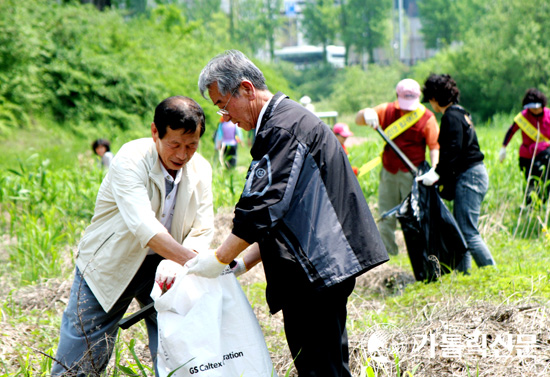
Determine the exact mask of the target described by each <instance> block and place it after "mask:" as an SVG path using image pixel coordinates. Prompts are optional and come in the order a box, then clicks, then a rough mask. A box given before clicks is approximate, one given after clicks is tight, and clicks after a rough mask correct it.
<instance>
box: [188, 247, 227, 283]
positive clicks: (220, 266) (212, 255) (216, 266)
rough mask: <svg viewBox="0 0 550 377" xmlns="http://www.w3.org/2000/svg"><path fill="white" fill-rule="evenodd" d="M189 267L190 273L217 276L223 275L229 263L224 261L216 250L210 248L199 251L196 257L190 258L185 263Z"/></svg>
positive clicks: (206, 276)
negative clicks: (221, 260)
mask: <svg viewBox="0 0 550 377" xmlns="http://www.w3.org/2000/svg"><path fill="white" fill-rule="evenodd" d="M185 265H186V266H187V267H189V270H188V271H187V272H188V273H189V274H194V275H197V276H202V277H205V278H211V279H213V278H216V277H218V276H220V275H221V273H222V272H223V270H224V269H225V268H226V267H227V263H222V262H220V261H219V259H218V257H217V256H216V250H215V249H210V250H207V251H203V252H201V253H199V255H197V256H196V257H195V258H193V259H190V260H189V261H187V263H186V264H185Z"/></svg>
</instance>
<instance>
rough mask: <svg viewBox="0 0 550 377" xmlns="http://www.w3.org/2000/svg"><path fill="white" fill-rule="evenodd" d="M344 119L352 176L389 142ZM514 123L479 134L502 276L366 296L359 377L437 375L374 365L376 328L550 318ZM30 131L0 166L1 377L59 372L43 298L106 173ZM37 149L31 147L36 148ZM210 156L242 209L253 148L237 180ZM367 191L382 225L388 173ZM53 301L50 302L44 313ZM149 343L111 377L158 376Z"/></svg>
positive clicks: (138, 329)
mask: <svg viewBox="0 0 550 377" xmlns="http://www.w3.org/2000/svg"><path fill="white" fill-rule="evenodd" d="M342 119H343V120H344V121H345V120H346V119H349V120H348V121H347V122H348V124H350V126H352V130H353V132H354V133H355V135H356V136H358V137H364V138H366V140H367V142H366V143H364V144H361V145H358V146H351V147H350V148H349V150H350V161H351V163H352V165H354V166H361V165H362V164H364V163H365V162H367V161H368V160H370V159H372V158H373V157H375V156H376V155H377V154H378V153H379V151H380V149H381V147H382V142H381V140H379V137H378V136H377V135H376V134H375V133H374V132H373V131H372V130H370V129H368V128H367V127H357V126H355V125H353V117H351V116H347V117H343V118H342ZM509 121H511V119H510V120H508V119H507V117H506V116H505V115H502V116H500V117H495V118H494V119H493V121H492V122H491V123H489V124H487V125H482V126H480V127H478V137H479V141H480V145H481V149H482V151H483V152H484V154H485V163H486V166H487V169H488V172H489V176H490V188H489V192H488V193H487V196H486V198H485V201H484V202H483V206H482V209H481V217H480V225H479V227H480V230H481V232H482V235H483V237H484V239H485V241H486V242H487V244H488V245H489V247H490V249H491V252H492V253H493V256H494V258H495V260H496V261H497V267H496V268H483V269H478V268H475V267H474V268H473V270H472V272H471V274H470V275H457V274H448V275H445V276H443V277H441V278H440V279H439V280H438V281H437V282H436V283H432V284H424V283H421V282H416V283H414V284H410V285H408V286H407V287H406V289H405V290H404V292H403V293H402V294H401V295H387V294H380V293H379V292H373V291H372V290H369V289H362V288H361V287H358V289H356V291H355V292H354V294H353V295H352V297H351V299H350V304H349V306H350V315H349V322H348V330H349V334H350V344H352V351H354V355H355V354H357V357H358V358H356V359H354V361H353V363H354V365H355V367H356V371H357V374H358V375H362V376H373V375H374V376H393V375H397V374H396V373H397V371H399V373H400V374H401V375H406V376H415V377H418V376H423V375H429V374H425V373H426V367H427V365H431V364H430V362H431V361H430V360H427V361H426V360H420V361H419V360H415V359H411V357H409V356H410V355H409V354H406V353H405V354H399V353H396V354H395V355H392V357H391V359H392V363H393V364H392V365H380V363H378V362H376V361H374V360H373V359H372V358H371V357H370V356H369V354H368V352H367V351H368V350H367V347H366V345H365V344H364V343H362V342H364V339H365V334H368V333H369V331H372V329H373V328H376V326H382V325H384V326H393V328H396V329H403V331H405V330H407V329H409V330H410V329H413V330H414V329H416V328H419V327H418V326H424V325H426V324H427V323H434V322H433V321H436V319H438V318H440V317H442V316H445V315H447V316H451V315H455V314H456V313H457V311H459V310H462V309H464V310H467V309H468V308H473V307H476V306H477V305H479V304H480V303H483V304H484V305H486V306H490V307H491V308H497V309H498V308H503V307H507V306H512V307H523V306H525V305H527V303H528V304H529V305H542V306H543V307H547V305H548V301H549V299H550V285H549V284H548V279H550V268H549V267H548V266H550V253H549V252H548V248H549V246H550V235H549V233H548V231H547V226H548V215H547V213H548V208H547V206H546V205H539V206H537V205H535V206H532V207H530V208H529V209H527V210H523V211H522V210H521V209H520V205H521V203H522V198H523V196H522V195H523V192H524V190H525V182H524V179H523V176H522V175H521V172H519V169H518V166H517V149H518V147H519V142H520V140H519V136H517V135H516V137H515V138H514V139H513V140H512V143H511V145H509V146H508V157H507V160H505V162H504V163H502V164H501V163H499V162H498V159H497V155H498V150H499V149H500V143H501V140H502V138H503V135H504V133H505V129H506V127H507V126H508V125H509ZM21 132H22V133H21V134H19V133H16V134H15V135H12V136H11V137H10V140H5V141H3V145H5V148H3V151H2V159H0V165H1V166H2V167H1V169H0V213H1V214H2V216H0V230H1V233H2V234H3V236H2V238H1V239H0V242H1V243H0V293H1V295H2V296H1V297H2V298H3V302H2V304H1V306H0V323H1V325H2V328H1V329H0V332H2V339H0V345H1V346H2V347H0V350H1V349H3V347H7V346H9V345H12V344H17V347H13V346H11V347H9V349H10V352H11V353H10V354H6V353H3V352H2V351H0V375H1V376H23V375H25V376H38V375H45V374H47V373H48V371H49V369H50V367H51V359H50V358H48V357H46V356H44V354H49V355H53V353H54V349H55V347H56V344H57V336H58V329H59V323H60V317H59V316H60V308H61V309H62V308H63V304H62V303H60V302H58V299H52V298H51V297H49V296H47V295H46V294H41V292H42V291H41V289H42V288H43V287H45V286H46V287H48V284H52V286H55V283H56V282H57V284H59V282H60V281H64V280H70V277H71V275H72V269H73V268H74V267H73V263H72V257H73V251H74V248H75V247H76V245H77V243H78V241H79V239H80V236H81V234H82V232H83V230H84V229H85V227H86V226H87V225H88V223H89V220H90V217H91V215H92V213H93V206H94V202H95V195H96V193H97V189H98V187H99V184H100V182H101V179H102V177H103V174H104V171H102V170H100V169H98V168H97V167H96V164H95V161H94V160H93V157H92V155H91V151H88V149H89V146H88V142H87V141H86V140H82V139H80V138H78V137H76V136H74V135H71V134H70V133H67V132H63V131H60V130H55V131H53V132H45V131H43V130H42V131H41V130H37V131H36V132H34V133H31V132H29V131H21ZM18 136H19V137H18ZM132 136H133V135H132ZM115 139H116V140H117V142H118V147H120V145H122V143H123V142H124V141H126V137H125V135H124V134H121V135H116V137H115ZM26 141H28V143H29V145H31V147H29V148H27V147H25V145H26ZM115 149H116V148H115ZM200 151H201V153H202V154H203V155H205V156H206V157H207V158H209V159H210V161H212V162H213V166H214V177H213V191H214V201H215V204H214V207H215V209H216V210H218V209H222V208H228V207H229V208H230V207H232V206H233V205H234V204H235V203H236V201H237V200H238V198H239V195H240V192H241V190H242V186H243V184H244V177H245V174H246V169H247V165H248V163H249V162H250V156H249V155H247V148H246V147H243V148H241V149H240V150H239V154H238V158H239V166H238V167H237V168H236V169H235V170H231V171H227V170H223V169H221V168H220V167H219V166H217V165H216V164H215V163H214V161H215V159H214V157H215V155H214V151H213V147H212V146H211V145H210V144H208V143H204V145H202V146H201V150H200ZM115 152H116V150H115ZM67 157H70V158H67ZM359 182H360V185H361V187H362V189H363V192H364V194H365V197H366V199H367V201H368V202H369V204H370V206H371V208H372V210H373V213H374V214H375V216H376V215H377V209H376V207H377V206H376V197H377V188H378V169H374V170H373V171H371V172H369V173H368V174H366V175H364V176H362V177H361V178H360V179H359ZM388 265H389V266H390V267H391V268H394V269H396V270H403V271H411V268H410V262H409V260H408V256H407V255H406V254H403V253H402V254H400V255H398V256H396V257H392V259H391V260H390V262H389V264H388ZM243 288H244V289H245V293H246V294H247V296H248V298H249V300H250V302H251V304H252V306H253V307H254V309H255V311H256V313H257V314H258V317H259V318H260V323H261V325H262V329H263V331H264V334H265V336H266V339H267V342H268V347H269V349H270V352H271V353H272V355H273V358H274V363H275V364H276V366H277V368H278V372H279V374H280V375H289V376H292V375H293V374H292V373H293V372H292V367H291V362H292V360H290V359H289V354H288V350H286V342H285V340H284V333H283V330H282V324H281V318H280V317H279V316H270V315H269V314H268V313H267V308H266V305H265V298H264V289H265V283H263V282H254V283H252V284H250V285H243ZM33 293H34V294H35V296H33ZM48 300H49V301H51V302H44V301H48ZM497 309H494V310H497ZM430 321H432V322H430ZM414 326H417V327H416V328H415V327H414ZM19 329H22V330H19ZM411 331H412V330H411ZM145 334H146V331H145V328H144V326H142V325H141V324H138V325H136V326H134V327H132V328H131V329H130V330H128V331H126V332H124V333H121V334H120V339H119V342H117V344H118V346H117V349H116V352H115V355H114V358H113V363H112V365H111V367H110V369H109V371H110V372H109V373H110V374H109V375H113V376H125V375H128V376H129V375H138V376H146V375H152V372H151V369H150V365H146V364H145V363H143V362H142V361H141V360H143V359H144V357H145V356H144V355H146V354H147V350H146V348H145V344H146V343H147V342H146V335H145ZM42 352H43V353H44V354H43V353H42ZM13 353H15V354H13ZM481 361H484V360H483V359H482V360H481ZM415 362H418V363H417V364H414V363H415ZM420 365H422V366H420ZM488 368H490V367H489V366H487V365H486V364H477V365H476V364H475V363H469V364H468V363H465V364H464V365H463V371H462V372H460V373H462V374H460V373H459V372H457V373H458V374H457V375H464V376H467V375H468V376H469V375H486V374H484V373H487V370H489V369H488ZM505 374H506V373H505ZM440 375H445V374H440Z"/></svg>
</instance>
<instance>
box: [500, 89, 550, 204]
mask: <svg viewBox="0 0 550 377" xmlns="http://www.w3.org/2000/svg"><path fill="white" fill-rule="evenodd" d="M546 102H547V100H546V96H545V95H544V93H542V92H541V91H540V90H538V89H535V88H530V89H527V91H526V92H525V96H524V97H523V103H522V104H523V110H522V111H521V112H520V113H519V114H518V115H516V116H515V118H514V123H512V125H511V126H510V127H509V128H508V131H507V132H506V136H504V141H503V142H502V148H501V149H500V152H499V155H498V158H499V160H500V162H503V161H504V159H505V158H506V146H507V145H508V143H510V140H512V137H513V136H514V134H515V133H516V132H517V131H518V130H520V129H521V131H522V132H521V136H522V142H521V146H520V147H519V168H520V169H521V170H522V171H523V172H524V174H525V179H526V180H527V182H528V185H527V194H526V203H527V204H529V203H531V195H530V193H531V192H536V191H537V189H538V188H537V182H538V181H539V179H538V178H541V177H542V178H543V185H544V184H545V183H546V179H547V177H548V164H549V157H550V109H548V108H547V107H546ZM531 162H533V164H531ZM531 165H532V167H531ZM545 172H546V173H545ZM548 188H550V186H547V190H546V193H545V195H544V196H543V198H544V200H546V199H547V198H548Z"/></svg>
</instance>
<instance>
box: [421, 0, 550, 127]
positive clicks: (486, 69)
mask: <svg viewBox="0 0 550 377" xmlns="http://www.w3.org/2000/svg"><path fill="white" fill-rule="evenodd" d="M483 14H484V16H483V17H478V18H477V19H476V22H470V24H469V28H468V29H467V30H465V31H464V34H463V37H461V39H462V44H461V45H459V46H456V47H453V48H447V49H445V50H443V51H442V52H441V53H440V54H438V56H436V58H435V59H433V60H432V61H431V62H429V63H428V62H427V63H426V64H431V65H432V68H433V69H431V71H435V72H437V73H449V74H450V75H451V76H453V78H454V79H455V80H456V82H457V84H458V86H459V88H460V90H461V103H462V104H464V106H465V107H466V108H467V109H469V110H470V111H472V112H473V113H475V114H477V115H478V119H488V118H490V117H491V116H492V115H493V114H495V113H498V112H510V111H514V112H515V111H519V109H520V108H521V107H520V104H521V99H522V97H523V95H524V94H525V90H526V89H528V88H530V87H537V88H539V89H540V90H542V91H543V92H547V93H548V90H549V89H550V41H549V40H548V38H547V36H546V31H547V30H549V29H550V18H548V17H547V15H548V14H550V3H548V1H547V0H531V1H530V2H524V1H522V0H494V1H492V2H490V3H487V4H486V5H485V8H484V10H483ZM518 20H520V21H521V22H518ZM441 69H443V71H441ZM424 72H426V70H424Z"/></svg>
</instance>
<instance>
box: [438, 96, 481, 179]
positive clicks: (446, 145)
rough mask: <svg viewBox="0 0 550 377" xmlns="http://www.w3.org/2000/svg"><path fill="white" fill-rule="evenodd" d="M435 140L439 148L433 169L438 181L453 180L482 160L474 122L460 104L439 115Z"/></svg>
mask: <svg viewBox="0 0 550 377" xmlns="http://www.w3.org/2000/svg"><path fill="white" fill-rule="evenodd" d="M437 141H438V142H439V146H440V148H441V149H440V155H439V163H438V164H437V167H436V169H435V171H436V172H437V174H439V176H440V177H441V178H440V182H454V180H455V179H456V177H457V176H458V175H460V173H463V172H465V171H466V170H468V169H469V168H471V167H472V166H474V165H478V164H480V163H482V162H483V158H484V156H483V153H482V152H481V150H480V149H479V143H478V141H477V135H476V131H475V129H474V124H473V122H472V119H471V117H470V114H469V113H468V112H467V111H466V110H464V108H463V107H462V106H459V105H452V106H450V107H449V108H447V110H446V111H445V113H444V114H443V116H442V117H441V125H440V132H439V138H438V140H437ZM453 184H454V183H453Z"/></svg>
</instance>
